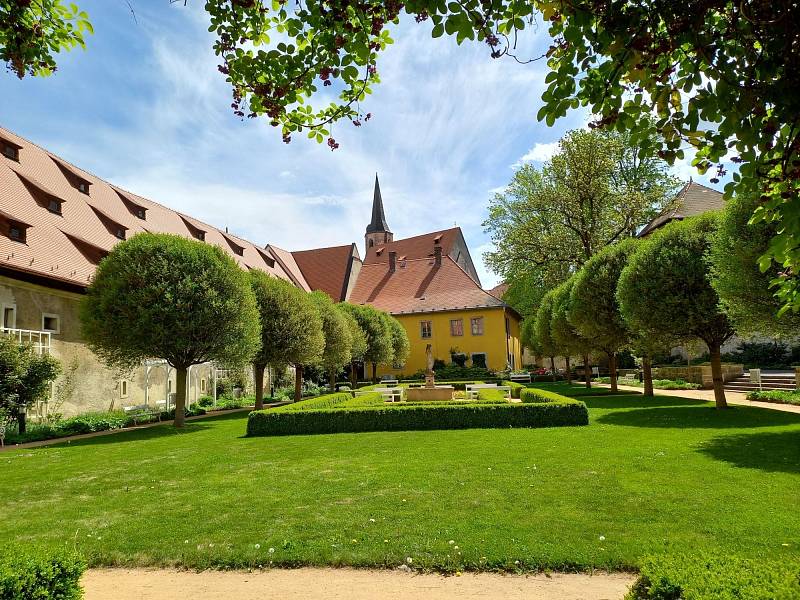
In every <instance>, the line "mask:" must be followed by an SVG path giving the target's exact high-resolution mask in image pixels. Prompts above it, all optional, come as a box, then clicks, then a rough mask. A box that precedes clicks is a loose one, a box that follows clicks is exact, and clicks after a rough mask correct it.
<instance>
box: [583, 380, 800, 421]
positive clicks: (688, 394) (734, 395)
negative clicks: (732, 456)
mask: <svg viewBox="0 0 800 600" xmlns="http://www.w3.org/2000/svg"><path fill="white" fill-rule="evenodd" d="M594 385H596V386H598V387H605V388H610V387H611V384H608V383H595V384H594ZM619 389H621V390H632V391H636V392H641V391H642V388H640V387H634V386H631V385H620V386H619ZM653 391H654V393H655V395H656V396H677V397H680V398H692V399H694V400H703V401H706V402H714V390H653ZM725 399H726V400H727V401H728V404H736V405H739V406H755V407H757V408H768V409H770V410H779V411H782V412H790V413H796V414H800V406H797V405H796V404H777V403H775V402H753V401H752V400H748V399H747V394H742V393H739V392H729V391H726V392H725Z"/></svg>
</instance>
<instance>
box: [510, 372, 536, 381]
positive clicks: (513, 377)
mask: <svg viewBox="0 0 800 600" xmlns="http://www.w3.org/2000/svg"><path fill="white" fill-rule="evenodd" d="M508 379H509V381H513V382H515V383H519V382H525V383H530V382H531V374H530V373H511V374H510V375H509V376H508Z"/></svg>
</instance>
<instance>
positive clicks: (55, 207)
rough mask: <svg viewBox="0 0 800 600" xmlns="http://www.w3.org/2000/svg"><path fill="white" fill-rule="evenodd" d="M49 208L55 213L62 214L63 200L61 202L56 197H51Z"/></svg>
mask: <svg viewBox="0 0 800 600" xmlns="http://www.w3.org/2000/svg"><path fill="white" fill-rule="evenodd" d="M47 210H49V211H50V212H51V213H55V214H57V215H60V214H61V202H59V201H58V200H56V199H55V198H50V200H49V201H48V202H47Z"/></svg>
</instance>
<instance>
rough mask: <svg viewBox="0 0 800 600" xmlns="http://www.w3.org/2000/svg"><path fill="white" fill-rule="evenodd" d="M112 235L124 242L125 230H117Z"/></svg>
mask: <svg viewBox="0 0 800 600" xmlns="http://www.w3.org/2000/svg"><path fill="white" fill-rule="evenodd" d="M114 235H116V236H117V237H118V238H119V239H121V240H124V239H125V230H124V229H122V228H118V229H117V231H116V232H115V233H114Z"/></svg>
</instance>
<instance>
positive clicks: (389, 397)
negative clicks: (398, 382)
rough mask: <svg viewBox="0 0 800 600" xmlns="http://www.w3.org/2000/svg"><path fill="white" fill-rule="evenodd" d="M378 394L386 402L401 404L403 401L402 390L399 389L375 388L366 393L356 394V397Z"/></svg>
mask: <svg viewBox="0 0 800 600" xmlns="http://www.w3.org/2000/svg"><path fill="white" fill-rule="evenodd" d="M374 392H378V393H379V394H380V395H381V396H383V399H384V400H385V401H388V402H401V401H402V400H403V388H399V387H376V388H372V389H371V390H368V391H366V392H356V396H363V395H365V394H372V393H374Z"/></svg>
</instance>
